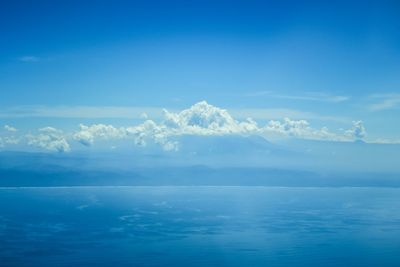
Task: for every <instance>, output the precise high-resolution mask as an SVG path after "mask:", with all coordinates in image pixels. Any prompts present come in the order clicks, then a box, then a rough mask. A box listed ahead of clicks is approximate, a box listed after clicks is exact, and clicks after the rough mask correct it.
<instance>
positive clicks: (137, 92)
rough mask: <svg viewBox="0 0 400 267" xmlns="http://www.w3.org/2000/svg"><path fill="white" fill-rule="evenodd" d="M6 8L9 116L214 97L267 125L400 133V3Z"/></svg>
mask: <svg viewBox="0 0 400 267" xmlns="http://www.w3.org/2000/svg"><path fill="white" fill-rule="evenodd" d="M0 5H1V8H0V30H1V35H0V48H1V49H0V90H1V91H0V96H1V97H0V107H1V108H0V123H2V124H3V125H10V126H13V127H15V128H17V129H23V130H24V131H26V132H29V131H33V130H35V129H38V128H41V127H46V126H52V127H56V128H60V129H64V130H65V129H77V128H78V125H79V123H85V124H88V125H90V124H92V123H106V124H113V125H114V126H116V127H117V126H124V125H126V124H128V123H130V122H133V121H140V120H141V119H142V116H141V115H142V113H146V114H147V115H148V117H150V118H153V119H154V120H157V119H162V115H160V114H161V109H162V108H167V109H168V110H171V111H175V112H178V111H180V110H183V109H187V108H189V107H190V106H192V105H193V104H195V103H198V102H199V101H202V100H206V101H207V102H208V103H210V104H212V105H214V106H216V107H221V108H224V109H228V111H229V112H230V114H231V115H232V116H233V117H234V118H235V119H238V120H245V119H246V117H252V118H254V119H255V120H257V122H259V124H260V125H263V124H266V123H268V121H269V120H271V119H274V120H283V118H284V117H289V118H290V119H293V120H300V119H304V120H307V122H309V123H310V124H312V125H313V127H315V128H316V129H320V128H321V127H324V126H326V127H328V128H329V129H332V130H335V131H341V130H340V129H344V130H343V131H345V130H346V129H349V128H351V127H352V121H359V120H361V121H363V124H364V125H365V128H366V129H367V133H368V135H367V136H366V137H365V138H366V139H367V140H369V141H371V142H372V141H374V140H378V139H379V140H383V139H384V140H386V141H387V140H389V141H390V142H392V141H393V142H397V141H396V140H399V139H400V126H399V124H398V117H399V116H400V79H399V77H400V18H399V16H398V14H399V13H400V4H399V3H398V1H332V2H331V1H84V2H83V1H64V2H63V1H57V2H55V1H3V2H2V3H1V4H0ZM104 107H107V108H104ZM88 108H89V109H91V112H88ZM38 109H40V112H38ZM132 109H134V111H132ZM142 110H143V111H142ZM35 112H36V113H40V114H42V115H37V116H32V114H34V113H35ZM71 114H73V115H71ZM110 114H111V115H110ZM121 114H122V115H121ZM131 114H135V115H131Z"/></svg>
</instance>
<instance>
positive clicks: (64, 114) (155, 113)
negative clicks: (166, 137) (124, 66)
mask: <svg viewBox="0 0 400 267" xmlns="http://www.w3.org/2000/svg"><path fill="white" fill-rule="evenodd" d="M143 113H145V114H147V115H148V116H151V117H152V118H161V117H162V116H163V111H162V108H157V107H114V106H54V107H50V106H17V107H10V108H4V109H0V118H32V117H36V118H87V119H98V118H130V119H143Z"/></svg>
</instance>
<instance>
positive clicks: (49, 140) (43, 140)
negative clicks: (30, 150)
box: [27, 127, 71, 152]
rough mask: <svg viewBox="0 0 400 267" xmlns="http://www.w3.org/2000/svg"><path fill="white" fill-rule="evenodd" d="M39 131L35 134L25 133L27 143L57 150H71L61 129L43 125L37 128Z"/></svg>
mask: <svg viewBox="0 0 400 267" xmlns="http://www.w3.org/2000/svg"><path fill="white" fill-rule="evenodd" d="M39 132H40V133H39V134H37V135H31V134H29V135H27V138H28V145H31V146H35V147H39V148H42V149H46V150H49V151H57V152H69V151H70V150H71V149H70V146H69V144H68V142H67V140H66V138H65V136H64V134H63V132H62V131H61V130H58V129H55V128H53V127H45V128H41V129H39Z"/></svg>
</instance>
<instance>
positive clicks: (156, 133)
mask: <svg viewBox="0 0 400 267" xmlns="http://www.w3.org/2000/svg"><path fill="white" fill-rule="evenodd" d="M143 119H145V121H144V122H142V123H140V124H138V125H133V126H127V127H115V126H113V125H106V124H93V125H84V124H80V125H79V129H78V130H77V131H75V132H73V133H70V134H64V133H63V132H62V131H61V130H58V129H55V128H52V127H46V128H42V129H39V132H38V133H37V134H35V135H32V134H29V135H27V136H26V138H25V139H23V140H24V141H27V144H28V145H31V146H35V147H39V148H42V149H45V150H49V151H58V152H67V151H70V149H71V148H70V145H69V142H70V141H71V140H75V141H77V142H79V143H80V144H82V145H84V146H91V145H93V144H95V143H96V141H98V140H103V141H106V140H125V141H127V142H132V143H133V144H135V145H137V146H140V147H145V146H148V145H152V144H153V145H154V144H155V145H158V146H160V147H161V148H162V149H164V150H166V151H176V150H179V146H180V143H179V140H180V137H181V136H185V135H197V136H212V135H217V136H223V135H243V136H248V135H259V136H263V137H266V138H267V139H268V138H270V137H271V136H274V137H279V138H282V137H284V138H300V139H312V140H329V141H354V140H360V139H362V138H364V137H365V135H366V131H365V127H364V125H363V123H362V122H361V121H356V122H354V123H353V126H352V127H351V128H350V129H349V130H347V131H342V132H340V133H337V132H332V131H330V130H329V129H328V128H327V127H322V128H314V127H312V126H311V124H310V123H309V122H308V121H307V120H301V119H300V120H292V119H289V118H285V119H283V120H270V121H269V122H268V123H267V124H266V125H264V126H259V125H258V124H257V122H256V121H254V120H253V119H251V118H247V119H245V120H237V119H235V118H234V117H233V116H232V115H231V114H230V113H229V112H228V111H227V110H225V109H221V108H218V107H215V106H213V105H210V104H208V103H207V102H206V101H201V102H199V103H197V104H194V105H193V106H191V107H190V108H188V109H184V110H182V111H180V112H170V111H167V110H164V116H163V118H162V119H161V120H159V121H158V122H156V121H153V120H151V119H148V118H147V116H143ZM8 127H10V129H11V128H12V127H11V126H8ZM0 141H1V142H0V144H1V145H3V146H4V145H5V144H11V143H13V142H14V143H16V142H17V141H18V139H12V137H10V136H8V137H7V138H6V137H3V138H2V139H1V140H0Z"/></svg>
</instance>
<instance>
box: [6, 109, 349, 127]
mask: <svg viewBox="0 0 400 267" xmlns="http://www.w3.org/2000/svg"><path fill="white" fill-rule="evenodd" d="M170 110H171V109H170ZM228 110H229V112H230V113H231V114H232V115H233V116H235V117H236V118H238V119H246V118H249V117H250V118H253V119H257V120H271V119H281V118H285V117H288V118H292V119H309V120H321V121H336V122H344V123H348V122H350V121H351V119H349V118H344V117H337V116H324V115H320V114H316V113H313V112H308V111H301V110H296V109H289V108H229V109H228ZM171 111H175V110H173V109H172V110H171ZM163 117H164V113H163V108H162V107H115V106H55V107H49V106H17V107H11V108H4V109H0V118H82V119H107V118H116V119H118V118H120V119H124V118H128V119H138V120H143V119H147V118H152V119H156V120H157V119H162V118H163Z"/></svg>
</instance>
